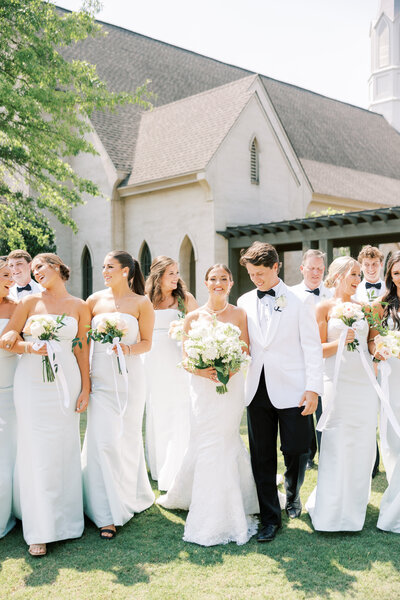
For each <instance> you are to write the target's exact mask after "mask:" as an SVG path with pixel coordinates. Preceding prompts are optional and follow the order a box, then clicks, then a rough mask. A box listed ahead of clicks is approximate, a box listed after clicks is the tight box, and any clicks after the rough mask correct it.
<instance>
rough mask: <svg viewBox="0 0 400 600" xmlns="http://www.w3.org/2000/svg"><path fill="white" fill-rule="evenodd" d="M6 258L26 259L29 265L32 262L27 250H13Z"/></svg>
mask: <svg viewBox="0 0 400 600" xmlns="http://www.w3.org/2000/svg"><path fill="white" fill-rule="evenodd" d="M6 258H8V259H11V258H24V259H25V260H26V262H27V263H30V262H32V256H31V255H30V254H29V252H27V251H26V250H13V251H12V252H10V254H9V255H8V256H7V257H6Z"/></svg>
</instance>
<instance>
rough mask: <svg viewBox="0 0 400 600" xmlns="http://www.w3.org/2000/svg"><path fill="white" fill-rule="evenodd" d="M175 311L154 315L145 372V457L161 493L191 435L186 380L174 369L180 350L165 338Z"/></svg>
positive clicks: (145, 359)
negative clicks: (151, 338)
mask: <svg viewBox="0 0 400 600" xmlns="http://www.w3.org/2000/svg"><path fill="white" fill-rule="evenodd" d="M176 319H178V310H177V309H175V308H167V309H165V310H156V311H155V325H154V332H153V344H152V348H151V350H150V352H148V353H147V354H145V355H144V364H145V369H146V382H147V399H146V457H147V462H148V464H149V467H150V472H151V476H152V478H153V479H155V480H157V481H158V488H159V489H160V490H168V489H169V487H170V485H171V483H172V481H173V479H174V477H175V475H176V474H177V472H178V471H179V468H180V466H181V464H182V460H183V457H184V454H185V452H186V448H187V445H188V443H189V434H190V392H189V376H188V374H187V373H186V371H185V370H184V369H182V368H179V367H178V366H177V365H178V363H179V362H180V361H181V360H182V347H181V344H178V343H177V342H176V341H175V340H172V339H171V338H170V337H169V336H168V330H169V327H170V324H171V321H174V320H176Z"/></svg>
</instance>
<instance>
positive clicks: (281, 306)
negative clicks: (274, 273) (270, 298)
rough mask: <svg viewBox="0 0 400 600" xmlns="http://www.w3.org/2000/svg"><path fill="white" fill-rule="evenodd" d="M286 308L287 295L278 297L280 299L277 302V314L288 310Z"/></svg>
mask: <svg viewBox="0 0 400 600" xmlns="http://www.w3.org/2000/svg"><path fill="white" fill-rule="evenodd" d="M286 306H287V299H286V296H285V294H282V295H281V296H278V298H277V299H276V300H275V306H274V310H276V312H282V310H283V309H284V308H286Z"/></svg>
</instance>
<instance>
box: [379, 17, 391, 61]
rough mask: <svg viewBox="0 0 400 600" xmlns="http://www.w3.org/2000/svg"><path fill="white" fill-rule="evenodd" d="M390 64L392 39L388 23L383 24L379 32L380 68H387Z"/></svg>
mask: <svg viewBox="0 0 400 600" xmlns="http://www.w3.org/2000/svg"><path fill="white" fill-rule="evenodd" d="M389 62H390V39H389V27H388V25H387V23H383V25H382V27H381V29H380V31H379V32H378V67H379V68H383V67H387V66H388V65H389Z"/></svg>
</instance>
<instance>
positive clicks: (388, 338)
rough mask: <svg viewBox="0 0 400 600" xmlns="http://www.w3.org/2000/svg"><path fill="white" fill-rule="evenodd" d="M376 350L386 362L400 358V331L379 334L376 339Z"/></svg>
mask: <svg viewBox="0 0 400 600" xmlns="http://www.w3.org/2000/svg"><path fill="white" fill-rule="evenodd" d="M374 342H375V349H376V351H377V352H379V354H380V355H381V356H382V357H383V358H384V359H385V360H386V359H388V358H392V357H393V358H400V331H391V330H387V332H386V333H385V334H381V333H380V334H378V335H377V336H376V337H375V338H374Z"/></svg>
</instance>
